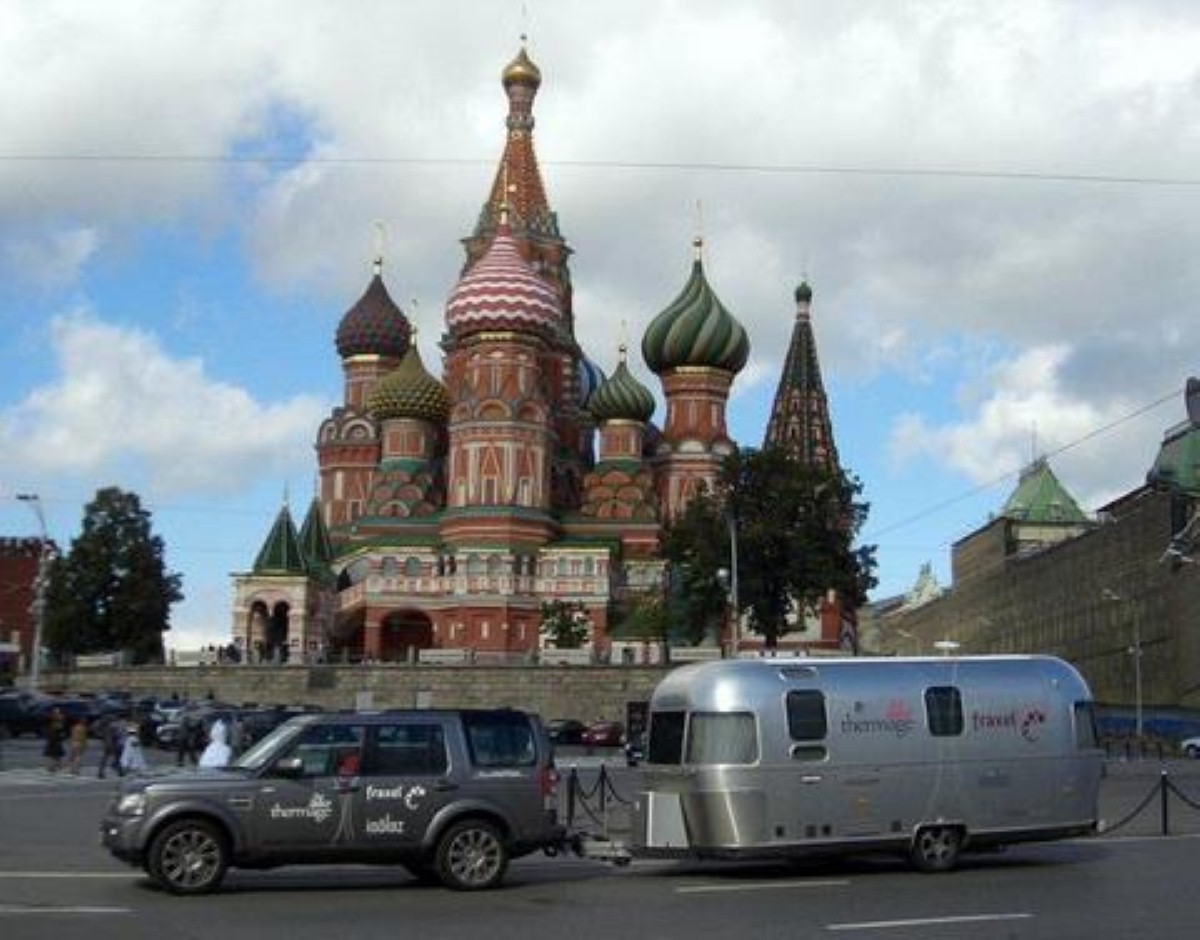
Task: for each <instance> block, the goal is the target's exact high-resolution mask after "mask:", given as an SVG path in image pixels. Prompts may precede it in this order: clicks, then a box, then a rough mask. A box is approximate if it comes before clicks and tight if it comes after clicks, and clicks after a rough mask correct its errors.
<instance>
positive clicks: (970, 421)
mask: <svg viewBox="0 0 1200 940" xmlns="http://www.w3.org/2000/svg"><path fill="white" fill-rule="evenodd" d="M1071 355H1072V351H1071V350H1070V348H1069V347H1067V346H1066V345H1054V346H1040V347H1034V348H1031V349H1028V350H1025V351H1024V352H1022V353H1019V354H1017V355H1016V356H1014V357H1013V358H1011V359H1009V360H1006V361H1004V362H1001V363H999V364H998V365H996V366H995V367H994V368H992V369H991V370H989V371H988V372H987V373H986V374H985V375H982V376H979V377H978V378H977V379H976V380H975V381H974V383H973V384H971V385H970V386H966V387H963V388H962V389H961V390H960V406H961V410H962V411H963V412H964V413H965V416H964V417H963V418H962V419H961V420H958V421H950V422H946V423H944V424H932V423H930V422H929V421H927V420H926V419H925V418H924V417H923V416H921V415H920V414H915V413H911V412H910V413H905V414H902V415H900V416H899V417H898V418H897V419H896V420H895V422H894V423H893V426H892V430H891V435H890V439H889V441H888V448H889V453H890V455H891V456H892V457H893V458H894V459H895V460H897V461H900V462H902V463H903V462H909V461H914V460H920V459H927V460H931V461H935V462H937V463H941V464H945V465H948V466H950V467H952V468H954V469H955V470H957V471H959V472H960V473H962V474H963V476H965V477H966V478H967V479H968V480H970V481H972V482H973V483H977V484H988V483H994V482H997V481H999V480H1001V479H1003V478H1004V477H1006V476H1008V475H1011V474H1013V473H1014V472H1015V471H1016V470H1018V469H1020V468H1021V467H1022V466H1024V465H1026V464H1028V463H1029V462H1030V461H1031V460H1032V458H1033V457H1034V456H1035V455H1036V456H1042V455H1046V454H1049V455H1051V464H1052V466H1053V467H1054V468H1055V470H1056V471H1057V472H1058V473H1059V475H1060V477H1062V478H1063V480H1064V482H1066V483H1067V484H1068V488H1071V489H1073V493H1074V495H1075V496H1076V498H1077V499H1079V500H1080V502H1081V503H1083V504H1084V505H1085V506H1086V507H1088V508H1092V509H1095V508H1096V507H1098V506H1099V505H1101V504H1102V503H1104V502H1106V501H1108V500H1109V499H1111V498H1113V497H1114V496H1116V495H1118V494H1119V493H1121V492H1125V491H1127V490H1129V489H1131V488H1133V487H1135V486H1137V485H1138V483H1139V482H1140V481H1141V479H1143V478H1144V476H1145V473H1146V470H1147V469H1149V466H1150V463H1151V461H1152V459H1153V451H1152V450H1149V449H1148V448H1147V446H1146V444H1147V442H1148V441H1153V440H1154V435H1155V434H1156V433H1157V430H1158V429H1160V428H1162V427H1164V426H1165V425H1167V424H1170V423H1173V422H1172V421H1170V420H1169V417H1166V414H1165V413H1164V412H1162V411H1159V412H1157V413H1155V412H1151V413H1148V414H1147V415H1146V416H1145V417H1144V418H1143V417H1142V416H1140V415H1138V416H1136V417H1135V413H1136V412H1138V411H1140V410H1141V407H1143V406H1145V405H1146V404H1147V403H1146V402H1143V401H1132V400H1130V399H1128V398H1124V397H1122V396H1119V395H1118V396H1117V397H1114V398H1111V399H1108V400H1104V401H1098V402H1097V401H1089V400H1086V399H1084V398H1081V397H1079V396H1078V395H1076V394H1073V393H1072V392H1070V391H1068V390H1066V389H1065V388H1064V387H1063V381H1062V376H1063V373H1064V372H1065V371H1066V366H1067V363H1068V362H1069V360H1070V358H1071ZM1171 404H1172V405H1176V406H1177V403H1176V402H1174V401H1172V402H1171ZM1139 419H1140V420H1139Z"/></svg>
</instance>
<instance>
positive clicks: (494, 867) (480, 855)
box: [437, 819, 508, 891]
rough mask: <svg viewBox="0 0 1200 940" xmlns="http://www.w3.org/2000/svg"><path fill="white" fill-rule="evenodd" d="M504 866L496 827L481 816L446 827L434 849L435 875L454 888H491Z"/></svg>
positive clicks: (505, 856)
mask: <svg viewBox="0 0 1200 940" xmlns="http://www.w3.org/2000/svg"><path fill="white" fill-rule="evenodd" d="M507 869H508V849H507V848H505V845H504V840H503V839H502V838H501V837H500V832H499V830H497V829H496V827H495V826H493V825H492V824H491V823H489V822H485V821H484V820H482V819H465V820H463V821H462V822H457V823H455V824H454V825H452V826H451V827H450V828H449V829H447V830H446V832H445V834H444V835H443V836H442V838H441V840H440V841H439V842H438V848H437V874H438V877H439V878H440V879H441V880H442V884H444V885H445V886H446V887H448V888H453V889H454V890H455V891H482V890H485V889H487V888H494V887H495V886H496V885H498V884H499V883H500V880H501V879H502V878H503V877H504V872H505V871H506V870H507Z"/></svg>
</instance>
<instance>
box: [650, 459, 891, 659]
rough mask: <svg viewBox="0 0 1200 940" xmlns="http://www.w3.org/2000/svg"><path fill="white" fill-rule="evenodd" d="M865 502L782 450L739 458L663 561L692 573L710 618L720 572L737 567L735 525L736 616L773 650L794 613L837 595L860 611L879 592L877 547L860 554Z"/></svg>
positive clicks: (694, 510)
mask: <svg viewBox="0 0 1200 940" xmlns="http://www.w3.org/2000/svg"><path fill="white" fill-rule="evenodd" d="M861 495H862V484H861V483H860V482H859V481H858V479H857V478H855V477H854V476H852V475H850V474H847V473H840V474H837V473H828V472H826V471H823V470H820V469H817V468H813V467H810V466H806V465H804V464H802V463H800V462H799V461H798V460H796V459H795V458H793V457H792V456H791V455H790V454H789V453H788V452H787V451H786V450H784V449H782V448H777V447H768V448H765V449H763V450H753V449H744V450H739V451H737V452H735V453H733V454H731V455H730V456H729V457H728V458H727V459H726V461H725V463H724V464H723V466H722V468H721V473H720V475H719V477H718V479H717V485H716V488H715V492H713V493H712V494H702V495H700V496H699V497H698V498H697V499H695V500H693V502H692V503H691V504H689V505H688V507H687V510H686V511H685V513H684V514H683V515H682V516H681V517H680V519H679V520H677V521H676V522H675V523H674V524H673V525H671V527H670V528H669V530H668V531H667V534H666V536H665V537H664V552H665V554H666V555H667V557H668V558H669V559H670V560H671V561H672V562H673V563H674V564H675V565H686V566H687V569H686V570H687V575H686V577H687V579H688V591H689V599H688V603H689V604H690V605H691V606H692V607H693V609H694V613H695V614H696V615H698V616H700V615H702V614H703V612H706V611H708V612H711V610H712V606H713V605H714V604H718V605H719V604H721V603H723V600H724V594H723V590H724V586H725V584H727V583H728V582H723V581H722V579H721V577H720V576H719V572H720V569H722V568H724V569H726V570H727V571H728V570H730V569H731V568H732V567H733V565H732V561H731V556H732V552H731V544H732V541H733V540H732V539H731V538H730V531H729V525H730V521H731V520H732V524H733V526H734V528H735V531H736V542H737V553H738V558H737V576H738V585H737V587H738V597H737V601H738V607H739V610H740V611H742V612H743V613H748V614H749V626H750V628H751V629H752V630H754V631H756V632H758V633H760V634H762V636H763V637H764V639H765V641H766V644H767V645H768V646H774V645H775V643H776V641H777V640H778V638H779V635H780V634H781V633H783V632H784V630H785V628H786V620H787V616H788V613H789V611H791V610H793V609H795V608H796V607H797V606H799V607H800V608H801V609H804V608H805V607H810V606H813V605H815V604H817V603H818V602H819V601H820V599H821V598H822V597H823V596H824V595H825V593H826V592H827V591H828V590H830V589H833V590H835V591H837V592H838V593H839V594H840V595H841V596H842V598H843V599H844V600H845V601H846V602H848V603H849V604H851V605H853V606H858V605H860V604H862V603H863V602H864V601H865V600H866V595H867V591H869V590H870V589H871V588H872V587H873V586H874V585H875V577H874V568H875V549H874V546H870V545H867V546H860V547H858V548H855V547H854V540H855V538H856V536H857V535H858V532H859V531H860V529H861V528H862V525H863V523H864V522H865V521H866V518H867V513H868V510H869V506H868V504H866V503H865V502H863V501H862V500H861V498H860V497H861ZM692 592H694V593H692ZM718 609H720V608H718Z"/></svg>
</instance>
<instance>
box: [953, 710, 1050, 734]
mask: <svg viewBox="0 0 1200 940" xmlns="http://www.w3.org/2000/svg"><path fill="white" fill-rule="evenodd" d="M1045 724H1046V709H1045V708H1044V707H1043V706H1041V705H1033V706H1027V707H1023V708H1014V709H1012V710H1011V711H1005V712H972V713H971V728H972V730H973V731H975V732H976V733H983V734H988V733H991V732H997V731H1000V732H1003V731H1015V732H1017V733H1018V734H1019V735H1020V736H1021V737H1022V738H1024V739H1025V740H1026V741H1030V742H1033V741H1037V740H1038V738H1040V737H1041V736H1042V727H1043V726H1044V725H1045Z"/></svg>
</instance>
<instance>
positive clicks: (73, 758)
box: [67, 718, 88, 776]
mask: <svg viewBox="0 0 1200 940" xmlns="http://www.w3.org/2000/svg"><path fill="white" fill-rule="evenodd" d="M87 745H88V723H87V719H86V718H79V719H77V720H76V721H75V723H74V724H72V725H71V731H70V733H69V736H68V741H67V767H68V769H69V770H70V771H71V773H73V774H75V775H77V776H78V774H79V767H80V765H81V764H82V763H83V752H84V751H86V750H87Z"/></svg>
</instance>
